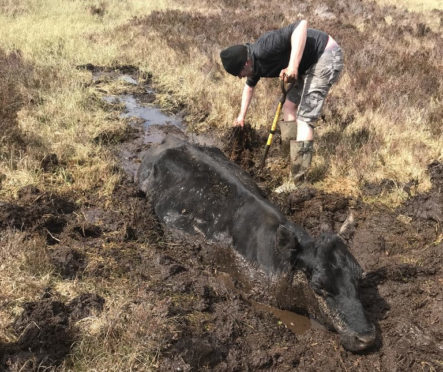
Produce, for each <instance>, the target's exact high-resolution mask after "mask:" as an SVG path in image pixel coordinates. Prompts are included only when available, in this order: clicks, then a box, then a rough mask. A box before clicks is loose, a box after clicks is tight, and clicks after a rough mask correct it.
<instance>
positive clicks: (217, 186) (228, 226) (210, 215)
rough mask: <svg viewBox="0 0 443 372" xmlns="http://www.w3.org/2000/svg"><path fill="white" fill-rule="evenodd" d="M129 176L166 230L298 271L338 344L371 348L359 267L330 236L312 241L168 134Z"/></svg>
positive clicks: (208, 157) (221, 168)
mask: <svg viewBox="0 0 443 372" xmlns="http://www.w3.org/2000/svg"><path fill="white" fill-rule="evenodd" d="M137 178H138V182H139V185H140V188H141V190H142V191H143V192H145V193H146V195H147V197H148V198H149V200H150V201H151V203H152V205H153V207H154V210H155V213H156V214H157V216H158V217H159V218H160V219H161V220H162V221H163V222H164V223H165V224H166V225H167V226H168V227H170V228H174V229H179V230H181V231H184V232H186V233H190V234H196V233H198V234H201V235H203V236H204V237H205V238H206V239H210V240H214V241H218V242H224V243H228V244H230V245H232V246H233V247H234V249H235V250H236V251H237V252H238V253H240V255H241V256H243V257H244V258H245V259H246V261H248V262H250V263H252V264H254V265H256V266H259V267H260V268H261V269H262V270H263V271H264V272H266V273H267V275H270V276H281V275H283V274H288V273H294V272H295V271H299V270H301V271H303V272H304V273H305V274H306V278H307V280H308V282H309V285H310V286H311V288H312V289H313V291H314V292H315V294H316V298H317V299H318V301H319V302H320V303H321V306H320V308H321V309H322V311H323V312H324V314H323V315H324V317H325V318H326V319H328V321H329V323H330V324H332V325H333V328H335V330H336V331H337V332H338V333H339V334H340V336H341V337H340V339H341V342H342V344H343V346H344V347H345V348H347V349H348V350H351V351H359V350H364V349H367V348H368V347H369V346H371V345H372V344H373V343H374V340H375V327H374V325H373V324H371V323H370V322H369V321H368V320H367V318H366V316H365V313H364V309H363V306H362V304H361V302H360V300H359V297H358V281H359V279H360V278H361V275H362V269H361V267H360V266H359V264H358V263H357V261H356V260H355V258H354V257H353V256H352V255H351V253H350V252H349V250H348V249H347V247H346V245H345V244H344V242H343V241H342V240H341V239H340V238H339V237H338V236H336V235H333V234H325V235H323V236H321V237H320V238H319V239H317V240H314V239H312V238H311V237H310V236H309V234H308V233H307V232H306V231H305V230H304V229H303V228H301V227H300V226H298V225H296V224H294V223H292V222H290V221H288V220H287V219H286V217H285V216H284V215H283V214H282V213H281V212H280V211H279V210H278V209H277V208H276V207H275V206H274V205H272V204H271V203H270V202H269V201H268V200H266V199H265V198H264V197H263V195H262V193H261V191H260V189H259V188H258V187H257V186H256V185H255V183H254V181H253V180H252V179H251V177H249V175H247V174H246V173H245V172H244V171H243V170H242V169H241V168H240V167H238V166H237V165H236V164H234V163H232V162H230V161H229V160H228V159H227V158H226V157H225V156H224V155H223V153H222V152H221V151H220V150H218V149H217V148H211V147H198V146H196V145H192V144H190V143H187V142H185V141H183V140H182V139H179V138H176V137H173V136H168V137H166V139H165V140H164V141H163V142H162V143H161V144H159V145H156V146H153V147H152V148H150V149H149V151H148V152H147V153H146V155H145V156H144V158H143V161H142V163H141V165H140V167H139V170H138V175H137Z"/></svg>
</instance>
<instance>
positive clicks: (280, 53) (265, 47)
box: [246, 21, 328, 87]
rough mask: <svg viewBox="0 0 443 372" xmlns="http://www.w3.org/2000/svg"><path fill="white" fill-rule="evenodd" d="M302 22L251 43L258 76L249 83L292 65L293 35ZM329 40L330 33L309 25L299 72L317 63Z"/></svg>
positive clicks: (274, 75)
mask: <svg viewBox="0 0 443 372" xmlns="http://www.w3.org/2000/svg"><path fill="white" fill-rule="evenodd" d="M299 23H300V21H298V22H295V23H293V24H291V25H289V26H286V27H283V28H280V29H278V30H274V31H269V32H266V33H265V34H263V35H262V36H260V37H259V38H258V39H257V41H256V42H255V43H253V44H248V47H249V51H250V53H251V57H252V60H253V66H254V76H252V77H248V79H247V80H246V84H248V85H249V86H250V87H254V86H255V85H256V84H257V83H258V81H259V80H260V78H262V77H278V76H279V75H280V71H281V70H283V69H284V68H286V67H288V64H289V58H290V56H291V36H292V33H293V32H294V29H295V28H296V27H297V26H298V24H299ZM327 43H328V34H326V33H325V32H323V31H319V30H315V29H313V28H308V32H307V38H306V45H305V49H304V51H303V56H302V59H301V61H300V65H299V66H298V75H299V76H301V75H303V73H304V72H305V71H306V70H307V69H308V68H309V67H311V66H312V65H313V64H314V63H316V62H317V61H318V59H319V57H320V56H321V55H322V53H323V52H324V50H325V48H326V44H327Z"/></svg>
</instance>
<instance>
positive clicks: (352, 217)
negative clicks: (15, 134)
mask: <svg viewBox="0 0 443 372" xmlns="http://www.w3.org/2000/svg"><path fill="white" fill-rule="evenodd" d="M88 69H90V71H91V72H93V73H98V72H101V70H100V69H98V68H96V67H94V66H92V65H91V66H89V67H88ZM107 72H109V71H107ZM124 73H125V74H128V75H129V76H130V77H131V78H132V79H134V81H136V82H137V81H138V79H137V74H136V71H134V70H130V69H129V70H127V71H126V70H125V72H124ZM120 75H121V72H117V73H116V76H120ZM99 80H100V78H97V81H99ZM127 84H128V85H132V84H133V82H132V81H130V80H129V79H128V83H127ZM138 84H140V83H138ZM97 86H98V87H99V86H100V83H97ZM144 89H145V91H146V89H149V87H144ZM146 94H151V93H146ZM117 100H118V98H117V99H116V101H115V102H114V103H115V104H119V102H117ZM147 101H149V99H147V100H146V101H145V102H144V103H143V99H139V98H136V99H135V103H136V104H137V105H142V106H143V105H146V104H148V103H146V102H147ZM111 104H112V103H111ZM123 114H125V113H123ZM126 114H128V109H127V112H126ZM126 120H128V122H129V127H130V128H131V129H130V131H129V132H128V133H130V134H127V135H126V136H122V137H121V138H119V140H118V141H114V142H113V141H111V142H110V143H109V146H112V147H113V149H114V151H115V155H116V157H117V159H119V162H120V167H121V172H122V174H123V175H124V176H123V177H122V181H121V184H119V185H118V187H116V189H115V190H114V192H113V197H112V202H111V204H110V205H104V204H103V203H102V202H101V200H100V199H89V200H88V201H87V203H83V204H81V205H78V204H76V203H75V202H74V200H76V199H75V197H74V196H70V195H48V194H46V193H42V192H40V191H39V190H37V189H33V188H27V189H24V190H22V192H21V193H20V195H19V198H18V199H17V201H16V202H15V203H1V204H0V216H1V218H0V221H1V222H0V229H1V230H5V229H7V228H10V227H13V228H17V229H20V230H23V231H25V232H26V233H27V234H29V236H30V237H31V236H34V235H41V236H43V237H44V238H45V239H46V241H47V245H48V249H47V253H46V254H47V255H48V260H49V262H50V263H51V265H53V267H54V272H53V275H58V276H59V277H60V278H63V279H66V280H71V279H73V278H78V279H81V278H83V277H99V278H102V280H106V278H111V277H113V278H115V277H121V278H126V279H128V280H130V281H131V283H133V285H134V287H136V288H138V292H137V293H138V297H134V298H133V299H132V301H133V302H134V303H138V304H140V303H143V301H146V299H147V298H151V299H152V298H155V301H151V302H150V308H151V311H152V312H153V313H155V314H158V316H159V317H161V319H163V320H164V322H163V323H161V324H164V326H161V325H157V327H156V334H155V335H152V339H158V340H159V342H158V370H161V371H171V370H176V371H197V370H214V371H226V370H239V371H240V370H241V371H248V370H249V371H252V370H253V371H255V370H273V371H319V370H349V371H373V370H381V371H388V370H389V371H417V370H418V371H436V370H439V369H440V368H441V363H442V358H441V355H442V352H443V327H442V321H443V319H442V314H443V312H442V290H441V288H442V283H443V278H442V272H441V268H442V251H443V243H442V232H441V205H442V199H441V198H442V193H441V186H442V182H443V164H441V163H433V164H430V166H429V172H430V175H431V180H432V185H433V186H432V188H431V190H430V191H429V192H427V193H425V194H419V195H415V196H411V197H410V198H409V199H408V200H407V202H406V203H404V205H401V206H400V207H398V208H397V209H395V210H392V209H388V208H386V207H383V206H381V205H374V204H372V205H367V204H365V203H364V202H363V201H362V200H360V199H353V198H349V197H344V196H342V195H338V194H326V193H323V192H320V191H318V190H316V189H314V188H312V187H309V186H304V187H302V188H300V189H297V190H296V191H294V192H291V193H283V194H275V193H273V192H272V190H273V189H274V188H275V187H276V186H278V185H279V184H281V182H282V180H283V178H284V169H285V166H286V165H287V164H286V163H285V162H286V159H283V158H282V156H281V153H280V141H279V135H278V133H277V134H276V136H275V137H274V140H273V144H272V146H271V151H270V153H269V156H268V160H267V164H266V167H265V168H264V169H262V170H260V169H259V167H258V166H259V164H260V160H261V156H262V154H263V151H264V145H265V141H266V137H267V133H266V131H265V130H263V131H256V130H255V129H254V128H252V127H250V126H245V127H244V128H242V129H240V128H234V129H231V130H227V131H226V132H225V133H220V134H217V135H216V136H215V135H214V134H211V135H208V136H207V137H206V138H205V137H204V136H201V137H198V136H194V135H193V134H192V133H188V132H187V131H186V128H184V127H182V126H181V124H179V123H178V124H177V122H175V121H174V120H176V119H175V118H174V119H173V120H172V119H171V121H170V122H162V123H160V124H158V123H155V121H152V122H150V123H149V124H146V121H147V120H148V119H140V117H133V116H132V117H131V118H129V117H127V118H126ZM171 132H173V133H175V134H176V135H178V136H182V137H183V138H188V139H189V140H190V141H200V140H201V141H202V142H203V143H204V141H205V140H207V139H208V138H209V139H210V141H212V142H211V143H210V144H212V145H217V146H218V147H220V148H221V149H222V150H223V151H224V152H225V154H226V155H227V156H228V157H230V158H231V159H232V160H233V161H235V162H236V163H238V164H240V165H241V166H242V167H243V168H244V169H245V170H246V171H247V172H248V173H249V174H251V175H252V176H253V177H254V178H255V180H256V182H257V184H258V185H259V186H260V188H261V190H262V191H263V193H264V194H265V195H266V196H267V197H268V198H269V199H270V200H271V201H272V202H274V203H275V204H277V205H278V206H279V207H280V208H281V210H282V211H283V213H285V214H286V215H287V216H288V217H289V218H290V219H292V220H293V221H294V222H296V223H298V224H300V225H302V226H303V227H304V228H305V229H306V230H307V231H308V232H309V233H310V234H312V235H313V236H318V235H319V234H320V233H322V232H324V231H334V232H337V233H340V235H341V236H342V237H343V239H344V240H345V241H346V242H347V243H348V245H349V246H350V249H351V251H352V254H353V255H354V256H355V257H356V258H357V260H358V261H359V263H360V264H361V266H362V267H363V269H364V270H365V272H366V275H365V278H364V280H363V281H362V283H361V300H362V302H363V304H364V306H365V309H366V311H367V314H368V317H369V318H370V319H371V320H372V321H373V322H374V323H376V324H377V325H378V339H377V342H376V345H375V346H374V347H373V348H372V349H371V350H369V351H367V352H364V353H361V354H358V353H351V352H349V351H346V350H345V349H343V347H342V346H341V345H340V341H339V337H338V335H337V334H336V333H333V332H330V331H328V330H326V329H324V328H323V327H317V326H313V324H312V322H310V320H309V317H306V316H309V314H307V313H306V312H303V307H304V306H303V304H302V303H301V304H300V309H299V310H300V312H301V314H302V315H303V316H300V318H298V320H297V317H296V316H295V317H292V316H290V314H288V313H280V314H279V313H278V312H277V311H275V310H274V309H276V305H279V304H272V303H269V301H268V298H269V296H268V291H270V290H272V289H269V288H266V287H262V286H260V285H259V283H255V282H254V281H252V280H251V278H250V277H248V275H247V272H245V270H244V268H242V267H241V266H239V265H238V263H237V261H236V259H235V255H234V254H233V252H232V250H230V249H229V247H224V246H218V245H216V244H214V243H208V242H205V241H204V240H202V239H201V238H196V237H192V238H190V237H187V236H184V235H181V234H179V233H177V232H172V231H168V230H165V228H164V226H162V225H161V224H160V223H159V222H158V220H157V218H156V216H155V215H154V214H153V212H152V208H151V206H150V205H149V203H148V202H147V201H146V199H145V197H144V195H143V194H142V193H140V192H139V190H138V189H137V186H136V184H135V183H134V182H133V181H134V175H135V171H136V169H137V167H138V164H139V163H140V159H141V157H142V155H143V152H144V151H145V150H146V149H147V148H149V147H150V146H152V144H153V143H156V142H159V141H161V140H162V139H163V138H164V136H165V135H166V133H171ZM211 136H212V137H214V136H215V137H216V138H212V139H211ZM56 163H57V162H56V161H55V159H48V160H47V161H45V162H44V164H42V167H44V168H46V169H48V171H50V169H51V167H54V166H56ZM282 169H283V170H282ZM277 170H278V171H277ZM382 189H383V187H382V188H381V189H380V190H382ZM375 192H376V191H374V188H371V193H375ZM37 201H38V203H37ZM105 243H106V244H105ZM306 295H307V296H309V293H307V294H306ZM59 297H60V296H58V294H57V293H53V292H52V290H51V289H49V290H48V292H47V293H43V294H42V298H41V300H39V301H36V302H32V303H26V304H25V305H24V306H23V311H22V314H21V315H20V316H18V318H17V319H16V320H15V322H14V323H13V324H11V325H10V327H11V329H12V330H13V331H14V332H15V333H16V335H17V342H15V343H13V344H0V350H1V359H0V363H1V367H0V368H3V369H6V370H20V369H21V370H35V369H37V366H45V367H54V366H57V365H59V364H60V363H61V362H62V361H63V360H66V358H67V355H68V353H69V352H70V350H71V348H72V347H73V345H74V342H75V340H76V338H77V337H79V333H78V332H77V329H76V322H77V321H78V320H79V319H81V318H84V317H86V316H89V314H91V313H94V312H95V313H99V312H100V311H102V310H103V308H104V305H105V304H104V300H103V299H102V298H101V297H100V296H99V295H98V294H94V293H92V294H85V295H81V296H79V297H77V298H76V299H73V300H71V301H69V302H63V301H62V300H60V298H59ZM306 298H307V297H306ZM257 303H258V304H261V305H254V304H257ZM271 305H273V306H274V308H271V307H270V306H271ZM288 316H289V318H288ZM291 322H292V323H293V324H292V325H291ZM297 322H298V323H297ZM160 340H161V342H160Z"/></svg>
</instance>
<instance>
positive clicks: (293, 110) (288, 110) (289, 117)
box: [283, 99, 297, 121]
mask: <svg viewBox="0 0 443 372" xmlns="http://www.w3.org/2000/svg"><path fill="white" fill-rule="evenodd" d="M283 118H284V119H285V121H294V120H295V119H296V118H297V105H296V104H295V103H294V102H291V101H289V100H288V99H287V100H286V101H285V103H284V104H283Z"/></svg>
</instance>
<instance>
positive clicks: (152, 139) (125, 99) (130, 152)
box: [103, 75, 221, 180]
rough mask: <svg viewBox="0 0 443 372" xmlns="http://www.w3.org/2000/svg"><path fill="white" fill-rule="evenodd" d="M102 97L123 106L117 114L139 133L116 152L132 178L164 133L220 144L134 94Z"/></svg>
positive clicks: (124, 78)
mask: <svg viewBox="0 0 443 372" xmlns="http://www.w3.org/2000/svg"><path fill="white" fill-rule="evenodd" d="M118 79H119V80H122V81H124V82H125V83H127V84H129V85H137V84H138V83H137V81H136V80H135V79H134V78H132V77H131V76H129V75H121V76H119V77H118ZM146 92H147V94H151V95H152V94H153V91H152V90H150V89H146ZM103 100H104V101H105V102H107V103H110V104H120V105H121V104H122V105H124V107H125V108H124V112H123V113H121V115H120V117H121V118H123V119H127V120H129V125H130V126H131V127H132V128H134V129H136V130H137V131H138V133H139V135H138V136H137V137H136V138H135V139H134V140H132V141H130V142H125V146H124V147H122V148H121V149H120V154H119V158H120V160H121V166H122V168H123V170H124V171H125V172H126V173H127V174H128V176H129V177H130V178H131V179H133V180H135V177H136V173H137V169H138V166H139V164H140V162H141V159H142V157H143V154H144V151H145V150H146V149H147V148H149V147H150V146H151V145H152V144H156V143H161V142H162V141H163V139H164V138H165V136H166V135H167V134H174V135H176V136H178V137H181V138H184V139H186V140H187V141H189V142H192V143H197V144H199V145H205V146H218V147H221V145H220V143H218V142H217V140H216V139H214V138H212V137H208V136H205V135H202V134H196V133H193V132H192V131H189V130H188V128H187V127H186V125H185V124H184V123H183V121H182V120H181V118H180V117H177V116H173V115H167V114H165V113H164V112H163V111H161V110H160V109H159V108H158V107H156V106H154V105H152V104H145V103H142V102H140V101H139V100H138V99H137V98H136V97H135V96H134V95H133V94H123V95H116V96H105V97H104V98H103Z"/></svg>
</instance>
